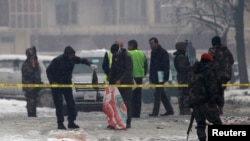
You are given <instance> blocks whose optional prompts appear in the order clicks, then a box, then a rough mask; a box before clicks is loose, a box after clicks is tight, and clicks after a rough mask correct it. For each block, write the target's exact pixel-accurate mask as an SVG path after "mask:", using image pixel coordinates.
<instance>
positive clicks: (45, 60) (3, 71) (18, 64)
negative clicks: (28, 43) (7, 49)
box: [0, 54, 54, 107]
mask: <svg viewBox="0 0 250 141" xmlns="http://www.w3.org/2000/svg"><path fill="white" fill-rule="evenodd" d="M52 59H53V57H52V56H46V55H38V62H39V64H40V67H41V79H42V82H43V83H44V84H48V79H47V75H46V68H47V66H48V65H49V63H50V62H51V60H52ZM25 60H26V55H17V54H15V55H13V54H5V55H0V81H1V83H3V84H21V83H22V73H21V68H22V64H23V62H24V61H25ZM0 98H6V99H20V100H25V97H24V92H23V91H22V87H0ZM38 106H39V107H54V102H53V99H52V95H51V90H50V88H45V87H44V88H42V89H41V90H40V92H39V93H38Z"/></svg>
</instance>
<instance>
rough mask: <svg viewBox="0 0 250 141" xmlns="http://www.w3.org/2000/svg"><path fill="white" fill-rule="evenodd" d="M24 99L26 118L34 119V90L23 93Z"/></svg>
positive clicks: (35, 102)
mask: <svg viewBox="0 0 250 141" xmlns="http://www.w3.org/2000/svg"><path fill="white" fill-rule="evenodd" d="M25 97H26V102H27V103H26V108H27V114H28V117H36V116H37V115H36V107H37V92H36V91H35V90H28V91H26V92H25Z"/></svg>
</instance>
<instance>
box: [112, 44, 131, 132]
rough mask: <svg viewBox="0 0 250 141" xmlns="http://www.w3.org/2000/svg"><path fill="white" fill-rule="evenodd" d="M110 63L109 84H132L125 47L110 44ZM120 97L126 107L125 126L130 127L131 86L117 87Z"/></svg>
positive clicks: (129, 64)
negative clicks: (111, 55)
mask: <svg viewBox="0 0 250 141" xmlns="http://www.w3.org/2000/svg"><path fill="white" fill-rule="evenodd" d="M110 50H111V53H112V54H113V57H112V65H111V69H110V72H109V84H115V85H120V84H128V85H132V84H133V62H132V59H131V57H130V55H129V54H128V52H127V50H126V49H121V48H119V45H118V44H113V45H112V46H111V49H110ZM118 89H119V91H120V93H121V96H122V99H123V101H124V103H125V105H126V107H127V117H128V118H127V128H130V127H131V118H132V111H131V110H132V109H131V100H132V87H125V88H123V87H118Z"/></svg>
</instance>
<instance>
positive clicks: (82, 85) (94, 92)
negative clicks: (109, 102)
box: [72, 49, 106, 112]
mask: <svg viewBox="0 0 250 141" xmlns="http://www.w3.org/2000/svg"><path fill="white" fill-rule="evenodd" d="M105 52H106V50H105V49H96V50H80V51H77V52H76V56H79V57H83V58H86V59H88V60H89V61H90V62H91V63H92V64H95V65H97V69H96V73H97V78H98V85H103V86H104V76H105V75H104V72H103V70H102V63H103V58H104V55H105ZM92 75H93V70H92V68H91V67H89V66H87V65H84V64H76V65H75V67H74V70H73V75H72V82H73V84H74V85H76V87H75V88H74V89H73V96H74V99H75V103H76V109H77V110H78V111H85V112H89V111H102V102H103V97H104V94H105V89H104V87H98V89H95V88H93V87H88V85H91V84H92ZM77 86H79V87H77Z"/></svg>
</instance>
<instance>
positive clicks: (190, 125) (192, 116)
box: [187, 111, 194, 141]
mask: <svg viewBox="0 0 250 141" xmlns="http://www.w3.org/2000/svg"><path fill="white" fill-rule="evenodd" d="M193 122H194V111H193V112H192V114H191V118H190V122H189V125H188V130H187V141H188V136H189V133H190V131H192V126H193Z"/></svg>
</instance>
